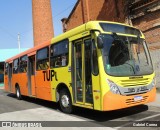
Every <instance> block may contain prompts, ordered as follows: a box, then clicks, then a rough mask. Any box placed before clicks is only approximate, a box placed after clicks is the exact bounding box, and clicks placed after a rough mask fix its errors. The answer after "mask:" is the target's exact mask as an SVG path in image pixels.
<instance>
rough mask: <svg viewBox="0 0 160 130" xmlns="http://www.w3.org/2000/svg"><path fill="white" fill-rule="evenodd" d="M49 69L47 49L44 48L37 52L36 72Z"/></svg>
mask: <svg viewBox="0 0 160 130" xmlns="http://www.w3.org/2000/svg"><path fill="white" fill-rule="evenodd" d="M48 68H49V48H48V47H45V48H43V49H41V50H38V52H37V70H46V69H48Z"/></svg>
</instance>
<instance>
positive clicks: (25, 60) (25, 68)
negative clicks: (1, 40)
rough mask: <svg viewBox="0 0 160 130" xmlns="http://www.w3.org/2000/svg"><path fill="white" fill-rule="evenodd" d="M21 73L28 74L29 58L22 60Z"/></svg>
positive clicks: (22, 58) (25, 57) (24, 57)
mask: <svg viewBox="0 0 160 130" xmlns="http://www.w3.org/2000/svg"><path fill="white" fill-rule="evenodd" d="M19 68H20V69H19V72H21V73H26V72H27V56H23V57H21V58H20V67H19Z"/></svg>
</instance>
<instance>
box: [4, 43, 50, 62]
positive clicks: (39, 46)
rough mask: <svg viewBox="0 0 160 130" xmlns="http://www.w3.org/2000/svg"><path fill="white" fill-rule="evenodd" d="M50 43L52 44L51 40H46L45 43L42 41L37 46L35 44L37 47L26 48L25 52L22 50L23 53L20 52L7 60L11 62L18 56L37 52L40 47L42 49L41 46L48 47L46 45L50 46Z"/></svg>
mask: <svg viewBox="0 0 160 130" xmlns="http://www.w3.org/2000/svg"><path fill="white" fill-rule="evenodd" d="M50 44H51V41H47V42H44V43H42V44H39V45H37V46H35V47H33V48H31V49H28V50H26V51H24V52H22V53H20V54H18V55H15V56H13V57H11V58H9V59H7V60H6V61H5V62H9V63H10V62H12V61H13V60H14V59H16V58H18V57H21V56H24V55H30V54H33V53H36V51H37V50H38V49H41V48H43V47H46V46H48V45H50Z"/></svg>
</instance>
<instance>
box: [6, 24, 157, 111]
mask: <svg viewBox="0 0 160 130" xmlns="http://www.w3.org/2000/svg"><path fill="white" fill-rule="evenodd" d="M4 78H5V90H6V91H8V92H11V93H15V94H16V96H17V98H18V99H21V97H22V95H24V96H30V97H35V98H40V99H44V100H48V101H53V102H59V104H60V108H61V110H62V111H63V112H65V113H71V112H72V110H73V106H79V107H84V108H89V109H94V110H99V111H110V110H116V109H122V108H127V107H131V106H136V105H140V104H146V103H148V102H152V101H154V100H155V96H156V87H155V73H154V70H153V66H152V61H151V57H150V54H149V51H148V48H147V44H146V41H145V37H144V35H143V33H142V32H141V31H140V30H138V29H136V28H134V27H132V26H129V25H126V24H122V23H117V22H109V21H90V22H88V23H86V24H83V25H81V26H78V27H76V28H74V29H72V30H70V31H68V32H66V33H64V34H62V35H60V36H57V37H55V38H53V39H51V40H50V41H48V42H45V43H42V44H40V45H38V46H36V47H34V48H31V49H29V50H27V51H25V52H23V53H20V54H18V55H16V56H14V57H12V58H10V59H8V60H6V62H5V77H4Z"/></svg>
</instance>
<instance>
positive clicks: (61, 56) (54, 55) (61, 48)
mask: <svg viewBox="0 0 160 130" xmlns="http://www.w3.org/2000/svg"><path fill="white" fill-rule="evenodd" d="M68 51H69V41H68V40H63V41H60V42H58V43H56V44H54V45H52V46H51V57H50V62H51V68H53V67H63V66H67V65H68Z"/></svg>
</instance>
